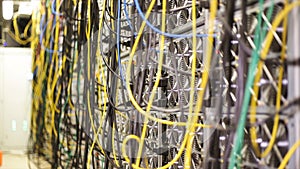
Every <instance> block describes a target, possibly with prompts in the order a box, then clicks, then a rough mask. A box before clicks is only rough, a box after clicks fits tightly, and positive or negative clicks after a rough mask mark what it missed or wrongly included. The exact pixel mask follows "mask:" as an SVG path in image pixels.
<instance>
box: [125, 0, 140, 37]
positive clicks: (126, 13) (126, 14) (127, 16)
mask: <svg viewBox="0 0 300 169" xmlns="http://www.w3.org/2000/svg"><path fill="white" fill-rule="evenodd" d="M123 4H124V13H125V17H126V20H127V22H128V25H129V27H130V29H131V30H132V31H134V29H133V26H132V24H131V21H130V19H129V14H128V11H127V2H126V0H125V2H124V3H123ZM133 34H134V36H136V35H137V33H136V32H134V33H133Z"/></svg>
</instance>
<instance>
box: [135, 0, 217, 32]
mask: <svg viewBox="0 0 300 169" xmlns="http://www.w3.org/2000/svg"><path fill="white" fill-rule="evenodd" d="M134 3H135V7H136V9H137V11H138V13H139V15H140V17H141V18H142V19H143V20H144V21H145V22H146V24H147V26H149V27H150V28H151V29H152V30H154V31H155V32H156V33H158V34H160V35H164V36H167V37H171V38H191V37H193V34H192V33H191V34H172V33H167V32H162V31H161V30H160V29H158V28H156V27H155V26H153V25H152V24H151V23H150V22H149V21H148V20H147V19H146V17H145V15H144V13H143V11H142V9H141V7H140V4H139V2H138V0H134ZM196 36H197V37H198V38H205V37H208V36H214V37H216V35H215V34H213V35H208V34H197V35H196Z"/></svg>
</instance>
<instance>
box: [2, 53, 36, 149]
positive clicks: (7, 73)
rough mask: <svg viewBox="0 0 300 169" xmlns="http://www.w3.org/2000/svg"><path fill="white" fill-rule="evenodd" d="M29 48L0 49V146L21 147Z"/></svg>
mask: <svg viewBox="0 0 300 169" xmlns="http://www.w3.org/2000/svg"><path fill="white" fill-rule="evenodd" d="M31 78H32V75H31V50H30V49H29V48H0V149H1V150H2V151H6V150H10V151H11V150H25V149H26V146H27V140H28V137H29V125H30V120H29V119H30V108H31Z"/></svg>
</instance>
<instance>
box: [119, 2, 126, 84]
mask: <svg viewBox="0 0 300 169" xmlns="http://www.w3.org/2000/svg"><path fill="white" fill-rule="evenodd" d="M117 15H118V16H117V18H118V19H117V51H118V64H119V71H120V77H121V80H122V84H123V86H124V87H125V79H124V75H123V71H122V64H121V55H120V53H121V50H120V48H121V47H120V46H121V43H120V34H121V30H120V20H121V0H118V14H117Z"/></svg>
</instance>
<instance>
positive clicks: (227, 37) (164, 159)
mask: <svg viewBox="0 0 300 169" xmlns="http://www.w3.org/2000/svg"><path fill="white" fill-rule="evenodd" d="M299 5H300V4H299V1H296V2H294V3H288V2H285V3H276V2H275V1H270V2H268V3H267V2H263V1H259V2H257V1H248V2H247V1H221V2H219V1H217V0H211V1H196V0H192V1H183V0H172V1H166V0H161V1H139V0H133V1H126V0H125V1H121V0H117V1H113V0H104V1H100V0H99V1H97V0H87V1H76V0H73V1H68V0H53V1H48V0H47V1H46V0H45V1H41V4H40V8H39V11H38V12H36V13H34V14H33V16H32V18H33V20H32V25H33V28H34V29H32V30H33V35H34V36H33V37H34V40H33V41H32V42H31V46H32V49H33V50H34V54H33V72H34V81H33V102H32V121H31V135H30V143H29V147H30V150H31V151H30V152H29V157H30V159H31V160H32V161H36V162H37V164H40V163H39V162H40V161H41V160H40V159H43V160H46V161H47V162H49V163H50V165H51V166H52V168H235V167H236V168H260V167H264V168H272V167H279V168H284V166H285V165H286V164H287V162H288V160H289V158H290V157H291V156H292V153H293V152H294V151H295V150H296V148H297V144H295V146H293V147H292V149H290V151H289V150H288V147H287V146H282V147H279V142H285V141H287V138H288V134H289V133H288V129H287V122H288V121H289V120H290V119H291V116H288V115H286V114H285V113H284V111H283V110H286V109H288V108H289V107H291V106H294V105H295V104H297V103H298V102H297V101H295V100H292V101H289V100H287V93H286V90H287V85H286V83H284V81H285V80H286V76H287V73H286V71H285V70H286V68H287V67H288V66H289V64H288V63H289V62H288V61H286V53H287V49H286V43H287V40H288V39H287V27H288V25H287V19H286V18H287V17H285V16H287V15H288V13H289V12H290V11H291V10H292V9H293V8H295V7H297V6H299ZM252 9H257V10H252ZM257 11H258V12H257ZM238 14H240V15H238ZM249 18H250V19H249ZM282 21H283V22H282ZM281 22H282V23H281ZM249 25H253V27H254V26H255V31H252V30H253V28H252V27H250V26H249ZM278 27H280V28H282V31H281V32H279V31H278V30H279V29H277V28H278ZM273 37H274V38H275V40H273ZM270 51H272V52H270ZM278 51H280V52H278ZM276 52H277V53H276ZM293 63H294V62H293ZM247 69H248V71H247ZM245 77H247V78H245ZM289 90H290V89H289ZM291 90H292V89H291ZM270 97H273V98H274V99H273V98H272V99H269V98H270ZM296 100H297V99H296ZM282 105H285V106H284V107H282ZM248 119H249V121H248Z"/></svg>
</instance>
